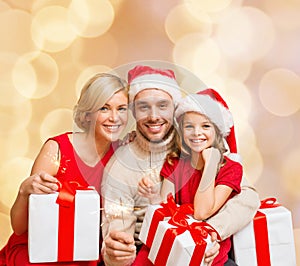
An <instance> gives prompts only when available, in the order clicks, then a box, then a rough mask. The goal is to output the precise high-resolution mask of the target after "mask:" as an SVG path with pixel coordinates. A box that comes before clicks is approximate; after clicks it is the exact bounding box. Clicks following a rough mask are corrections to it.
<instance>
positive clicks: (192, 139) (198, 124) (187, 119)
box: [182, 112, 216, 153]
mask: <svg viewBox="0 0 300 266" xmlns="http://www.w3.org/2000/svg"><path fill="white" fill-rule="evenodd" d="M182 129H183V140H184V142H185V144H186V145H187V146H188V147H189V148H190V149H191V152H192V153H199V152H202V151H203V150H204V149H206V148H209V147H211V146H212V145H213V143H214V141H215V137H216V131H215V128H214V126H213V124H212V123H211V122H210V121H209V120H208V119H207V118H206V117H205V116H204V115H201V114H199V113H195V112H188V113H186V114H185V115H184V117H183V128H182Z"/></svg>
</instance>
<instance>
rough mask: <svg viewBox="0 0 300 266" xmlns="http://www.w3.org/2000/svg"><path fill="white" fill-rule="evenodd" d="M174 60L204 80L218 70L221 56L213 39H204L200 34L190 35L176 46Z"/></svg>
mask: <svg viewBox="0 0 300 266" xmlns="http://www.w3.org/2000/svg"><path fill="white" fill-rule="evenodd" d="M173 58H174V61H175V62H176V63H177V64H180V65H183V66H185V67H187V68H188V69H190V70H191V71H192V72H194V73H195V74H196V75H197V76H198V77H201V78H204V77H205V76H207V75H209V74H211V73H212V72H214V71H215V70H216V68H217V67H218V65H219V63H220V59H221V55H220V51H219V48H218V46H217V44H216V43H215V42H214V41H213V40H212V39H203V38H202V36H201V35H199V34H189V35H186V36H185V37H183V38H181V39H180V40H179V41H178V42H177V43H176V44H175V47H174V50H173Z"/></svg>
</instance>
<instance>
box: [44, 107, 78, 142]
mask: <svg viewBox="0 0 300 266" xmlns="http://www.w3.org/2000/svg"><path fill="white" fill-rule="evenodd" d="M72 125H73V112H72V110H70V109H55V110H53V111H51V112H49V113H48V114H47V115H46V117H45V118H44V120H43V122H42V124H41V127H40V135H41V140H42V141H43V142H44V141H45V140H46V139H47V138H49V137H50V136H56V135H58V134H61V133H62V132H66V131H72Z"/></svg>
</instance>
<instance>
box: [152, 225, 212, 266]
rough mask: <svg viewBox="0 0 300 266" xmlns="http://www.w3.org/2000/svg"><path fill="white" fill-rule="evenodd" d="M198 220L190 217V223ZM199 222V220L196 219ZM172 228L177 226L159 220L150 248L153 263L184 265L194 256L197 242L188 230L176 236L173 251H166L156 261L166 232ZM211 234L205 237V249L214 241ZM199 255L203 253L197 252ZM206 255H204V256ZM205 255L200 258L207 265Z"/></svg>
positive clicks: (202, 265)
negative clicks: (160, 258)
mask: <svg viewBox="0 0 300 266" xmlns="http://www.w3.org/2000/svg"><path fill="white" fill-rule="evenodd" d="M194 221H196V220H194V219H188V223H189V224H190V223H192V222H194ZM196 222H199V221H196ZM170 228H176V226H174V225H171V224H169V223H168V222H167V221H162V222H159V225H158V228H157V231H156V234H155V237H154V240H153V244H152V246H151V248H150V252H149V256H148V258H149V260H150V261H151V262H152V263H155V265H157V263H158V264H159V265H166V266H182V265H189V263H190V261H191V258H192V256H193V253H194V250H195V246H196V245H195V242H194V240H193V238H192V236H191V234H190V232H189V231H188V230H186V231H185V232H184V233H182V234H179V235H178V236H176V238H175V240H174V242H173V245H172V247H171V251H170V253H169V254H166V253H164V259H163V261H162V260H159V261H156V259H157V255H158V253H159V252H160V248H161V244H162V241H163V238H164V235H165V233H166V231H167V230H168V229H170ZM210 239H211V238H210V235H208V236H207V238H206V239H203V240H204V241H205V242H206V243H207V245H206V247H205V251H206V250H208V249H209V248H210V247H211V246H212V245H213V243H212V242H211V240H210ZM167 241H168V244H169V245H171V243H170V242H169V241H170V239H168V240H167ZM197 256H201V254H197ZM203 257H204V256H203ZM203 257H202V258H200V259H202V262H201V264H199V265H201V266H204V265H206V264H205V263H204V261H203ZM198 258H199V257H198Z"/></svg>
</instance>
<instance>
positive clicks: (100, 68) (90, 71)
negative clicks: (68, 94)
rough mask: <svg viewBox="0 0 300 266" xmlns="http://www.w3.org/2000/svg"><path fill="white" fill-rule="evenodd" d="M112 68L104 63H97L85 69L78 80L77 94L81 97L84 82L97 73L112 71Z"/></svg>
mask: <svg viewBox="0 0 300 266" xmlns="http://www.w3.org/2000/svg"><path fill="white" fill-rule="evenodd" d="M110 71H111V68H110V67H108V66H104V65H95V66H91V67H88V68H86V69H84V70H83V71H82V72H81V73H80V74H79V76H78V78H77V81H76V96H77V98H79V95H80V92H81V90H82V88H83V86H84V84H85V83H86V82H87V81H88V80H89V79H90V78H91V77H92V76H94V75H95V74H97V73H107V72H110Z"/></svg>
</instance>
